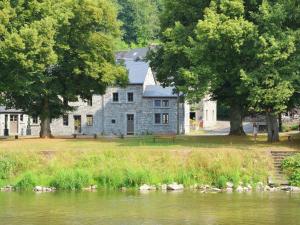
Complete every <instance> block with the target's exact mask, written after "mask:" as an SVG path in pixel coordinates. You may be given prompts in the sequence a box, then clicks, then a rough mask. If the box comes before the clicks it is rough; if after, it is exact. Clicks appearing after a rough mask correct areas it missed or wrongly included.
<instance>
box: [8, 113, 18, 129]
mask: <svg viewBox="0 0 300 225" xmlns="http://www.w3.org/2000/svg"><path fill="white" fill-rule="evenodd" d="M9 120H10V126H9V128H10V134H18V115H10V118H9Z"/></svg>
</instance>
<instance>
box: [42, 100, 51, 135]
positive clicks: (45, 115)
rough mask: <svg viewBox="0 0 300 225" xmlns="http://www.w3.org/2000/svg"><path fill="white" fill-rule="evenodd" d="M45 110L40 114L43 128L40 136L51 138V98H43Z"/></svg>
mask: <svg viewBox="0 0 300 225" xmlns="http://www.w3.org/2000/svg"><path fill="white" fill-rule="evenodd" d="M42 108H43V111H42V113H41V115H40V119H41V130H40V138H51V137H52V134H51V128H50V109H49V99H48V98H44V99H43V106H42Z"/></svg>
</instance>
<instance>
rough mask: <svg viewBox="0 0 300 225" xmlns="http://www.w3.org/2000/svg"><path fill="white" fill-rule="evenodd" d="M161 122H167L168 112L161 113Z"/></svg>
mask: <svg viewBox="0 0 300 225" xmlns="http://www.w3.org/2000/svg"><path fill="white" fill-rule="evenodd" d="M162 124H169V113H163V114H162Z"/></svg>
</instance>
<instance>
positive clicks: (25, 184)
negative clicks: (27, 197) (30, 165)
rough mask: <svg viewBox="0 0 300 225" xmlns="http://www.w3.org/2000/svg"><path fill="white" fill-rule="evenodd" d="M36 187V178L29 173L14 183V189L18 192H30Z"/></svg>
mask: <svg viewBox="0 0 300 225" xmlns="http://www.w3.org/2000/svg"><path fill="white" fill-rule="evenodd" d="M36 185H37V177H36V176H35V175H34V174H33V173H31V172H27V173H25V174H24V175H23V177H22V178H21V179H20V180H19V181H18V182H17V183H16V185H15V188H16V189H18V190H31V189H33V187H34V186H36Z"/></svg>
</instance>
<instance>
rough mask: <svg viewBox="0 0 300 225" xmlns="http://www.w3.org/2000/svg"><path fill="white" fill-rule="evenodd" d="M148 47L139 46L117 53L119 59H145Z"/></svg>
mask: <svg viewBox="0 0 300 225" xmlns="http://www.w3.org/2000/svg"><path fill="white" fill-rule="evenodd" d="M148 50H149V49H148V48H137V49H133V50H130V51H121V52H118V53H117V54H116V58H117V59H125V60H126V59H132V60H136V59H140V60H143V59H145V58H146V55H147V52H148Z"/></svg>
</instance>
